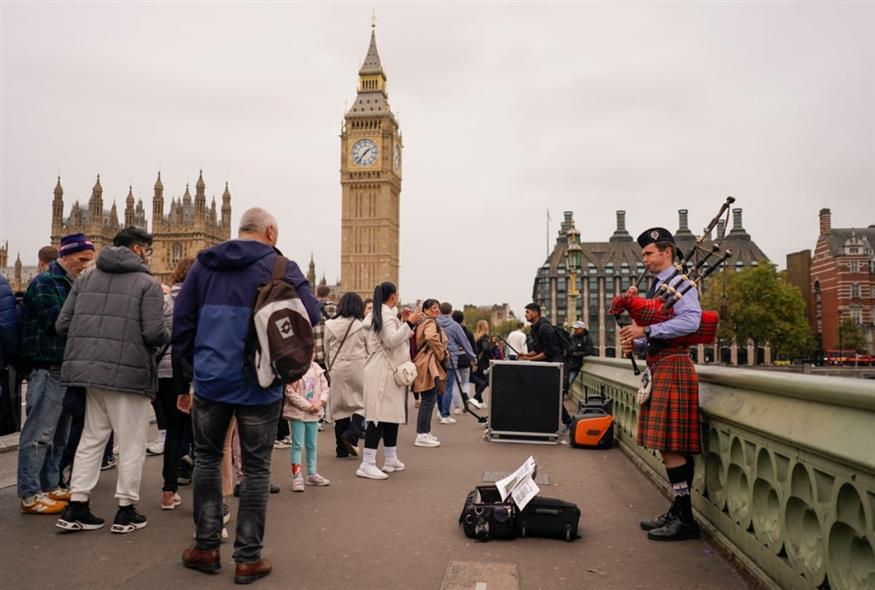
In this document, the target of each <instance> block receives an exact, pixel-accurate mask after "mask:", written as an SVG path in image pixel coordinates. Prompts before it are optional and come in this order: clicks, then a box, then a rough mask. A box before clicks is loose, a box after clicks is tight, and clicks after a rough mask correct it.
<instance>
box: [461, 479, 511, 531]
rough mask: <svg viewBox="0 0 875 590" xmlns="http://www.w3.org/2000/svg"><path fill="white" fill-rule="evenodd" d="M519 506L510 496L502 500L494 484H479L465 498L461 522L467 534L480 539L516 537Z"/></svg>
mask: <svg viewBox="0 0 875 590" xmlns="http://www.w3.org/2000/svg"><path fill="white" fill-rule="evenodd" d="M516 515H517V508H516V506H515V505H514V503H513V500H511V499H510V497H508V498H507V500H505V501H504V502H502V501H501V494H499V493H498V488H497V487H495V486H494V485H487V486H477V487H476V488H474V489H473V490H472V491H471V492H470V493H469V494H468V497H467V498H465V505H464V506H463V507H462V514H460V515H459V524H460V525H462V528H463V529H464V531H465V535H466V536H468V537H470V538H471V539H477V540H478V541H489V540H490V539H513V538H514V537H516V526H515V522H516Z"/></svg>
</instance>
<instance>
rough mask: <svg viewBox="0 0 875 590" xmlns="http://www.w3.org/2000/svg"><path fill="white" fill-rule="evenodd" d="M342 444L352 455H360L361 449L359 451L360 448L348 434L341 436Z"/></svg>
mask: <svg viewBox="0 0 875 590" xmlns="http://www.w3.org/2000/svg"><path fill="white" fill-rule="evenodd" d="M340 444H342V445H343V448H344V449H345V450H346V452H347V453H348V454H350V455H352V456H353V457H358V456H359V451H358V449H357V448H356V445H355V444H353V442H352V441H351V440H349V439H348V438H346V436H341V437H340Z"/></svg>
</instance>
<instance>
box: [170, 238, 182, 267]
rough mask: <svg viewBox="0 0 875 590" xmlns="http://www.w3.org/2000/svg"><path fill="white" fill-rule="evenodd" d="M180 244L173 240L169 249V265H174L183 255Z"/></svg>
mask: <svg viewBox="0 0 875 590" xmlns="http://www.w3.org/2000/svg"><path fill="white" fill-rule="evenodd" d="M182 250H183V249H182V244H180V243H179V242H174V243H173V246H172V247H171V249H170V265H171V266H176V263H177V262H179V260H180V259H181V258H182V257H183V251H182Z"/></svg>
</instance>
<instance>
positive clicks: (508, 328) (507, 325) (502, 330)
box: [492, 320, 519, 338]
mask: <svg viewBox="0 0 875 590" xmlns="http://www.w3.org/2000/svg"><path fill="white" fill-rule="evenodd" d="M518 321H519V320H504V321H503V322H501V323H500V324H498V325H497V326H495V328H494V329H493V331H492V333H493V334H498V335H499V336H501V337H502V338H507V335H508V334H510V333H511V332H513V331H514V330H516V325H517V322H518Z"/></svg>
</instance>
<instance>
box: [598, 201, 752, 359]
mask: <svg viewBox="0 0 875 590" xmlns="http://www.w3.org/2000/svg"><path fill="white" fill-rule="evenodd" d="M734 202H735V199H734V198H733V197H727V198H726V202H725V203H723V206H722V207H721V208H720V211H719V212H718V213H717V215H715V216H714V218H713V219H712V220H711V223H709V224H708V226H707V227H706V228H705V231H704V233H703V234H702V236H700V237H699V238H697V240H696V243H695V245H694V247H693V252H691V253H690V255H688V256H687V257H686V258H683V257H682V256H681V253H680V251H678V257H679V258H680V261H679V262H678V263H676V264H675V270H674V272H673V273H672V274H671V276H669V277H668V279H666V280H665V281H664V282H663V283H662V284H661V285H660V286H659V288H658V289H657V291H656V293H655V294H654V297H652V298H650V299H648V298H645V297H640V296H638V295H632V294H631V293H630V292H629V291H627V292H625V293H623V294H621V295H617V296H616V297H614V299H613V300H612V301H611V307H610V310H609V311H608V313H609V314H611V315H613V316H614V317H615V318H616V319H617V323H618V325H622V322H621V320H620V317H621V316H622V314H623V313H624V312H627V313H628V314H629V317H631V318H632V319H633V320H634V321H635V323H636V324H638V325H639V326H649V325H652V324H658V323H661V322H665V321H668V320H670V319H671V318H673V317H674V315H675V313H674V305H675V304H676V303H677V302H678V301H680V300H681V299H683V297H684V295H686V294H687V293H688V292H689V291H690V290H691V289H693V288H694V287H701V284H702V282H703V281H704V280H705V279H706V278H707V277H708V276H709V275H711V274H712V273H713V272H714V271H716V270H717V269H719V268H720V267H721V266H723V264H724V263H725V262H726V260H728V259H729V257H730V256H732V252H731V251H730V250H725V251H722V248H721V247H720V245H719V243H714V244H712V246H711V248H710V249H706V248H705V247H704V245H703V244H704V241H705V238H706V237H707V236H708V235H709V234H710V233H711V231H712V230H713V229H714V226H716V225H717V223H718V221H719V219H720V218H721V217H722V216H723V214H724V213H725V214H726V215H727V217H728V214H729V207H730V205H732V203H734ZM722 237H723V236H718V240H719V239H720V238H722ZM676 250H677V249H676ZM721 251H722V253H721ZM714 256H716V257H717V258H716V259H714V261H713V262H712V263H711V264H708V265H707V266H706V263H707V262H708V261H709V260H711V259H712V257H714ZM694 258H695V260H696V262H695V264H694V265H693V267H692V269H689V270H688V269H687V263H689V262H691V261H692V260H693V259H694ZM642 277H643V273H642V275H641V276H639V277H638V283H640V281H641V278H642ZM636 285H637V283H636ZM718 324H719V316H718V313H717V312H716V311H711V310H704V311H702V319H701V321H700V322H699V328H698V329H697V330H696V331H695V332H692V333H690V334H687V335H685V336H679V337H677V338H672V339H670V340H667V342H668V343H669V345H670V346H678V347H682V346H695V345H698V344H712V343H713V342H714V340H715V339H716V337H717V327H718ZM632 361H633V362H632V364H633V368H634V369H636V371H635V374H636V375H637V374H638V371H637V364H636V363H635V359H634V356H633V357H632Z"/></svg>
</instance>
